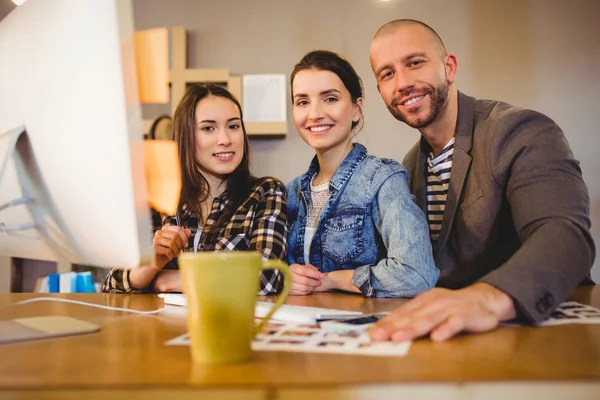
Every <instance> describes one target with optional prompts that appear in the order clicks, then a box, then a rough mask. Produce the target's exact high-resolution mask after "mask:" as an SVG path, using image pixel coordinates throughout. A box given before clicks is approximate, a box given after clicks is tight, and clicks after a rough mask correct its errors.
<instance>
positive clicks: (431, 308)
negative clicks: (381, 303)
mask: <svg viewBox="0 0 600 400" xmlns="http://www.w3.org/2000/svg"><path fill="white" fill-rule="evenodd" d="M515 316H516V311H515V306H514V303H513V300H512V299H511V298H510V297H509V296H508V295H507V294H506V293H504V292H502V291H500V290H498V289H496V288H495V287H493V286H491V285H489V284H487V283H475V284H473V285H471V286H469V287H466V288H464V289H460V290H449V289H440V288H436V289H431V290H428V291H426V292H423V293H421V294H420V295H418V296H417V297H415V298H414V299H413V300H411V301H409V302H408V303H406V304H403V305H402V306H400V307H399V308H397V309H396V310H395V311H393V312H392V313H391V314H390V315H389V316H387V317H385V318H384V319H382V320H380V321H379V322H377V323H376V324H375V325H374V326H373V327H371V329H370V330H369V334H370V336H371V338H372V339H374V340H387V339H391V340H393V341H395V342H401V341H405V340H413V339H416V338H418V337H421V336H424V335H427V334H430V337H431V340H433V341H436V342H441V341H444V340H447V339H450V338H452V337H453V336H455V335H457V334H458V333H460V332H463V331H466V332H487V331H490V330H492V329H495V328H496V327H497V326H498V322H500V321H506V320H510V319H513V318H514V317H515Z"/></svg>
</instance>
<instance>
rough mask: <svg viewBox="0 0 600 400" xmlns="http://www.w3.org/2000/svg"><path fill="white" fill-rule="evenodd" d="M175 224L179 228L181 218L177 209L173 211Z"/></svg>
mask: <svg viewBox="0 0 600 400" xmlns="http://www.w3.org/2000/svg"><path fill="white" fill-rule="evenodd" d="M175 222H176V223H177V226H181V218H179V208H178V209H177V210H175Z"/></svg>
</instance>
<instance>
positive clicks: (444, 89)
mask: <svg viewBox="0 0 600 400" xmlns="http://www.w3.org/2000/svg"><path fill="white" fill-rule="evenodd" d="M449 89H450V84H448V83H447V82H444V83H443V84H441V85H439V86H436V87H435V88H433V91H431V90H429V91H425V92H422V93H420V94H421V95H426V94H429V95H430V97H431V107H430V109H429V114H427V116H425V118H418V119H414V118H411V117H410V113H404V114H403V113H401V112H400V111H399V110H398V108H397V107H396V106H397V105H399V101H400V99H401V98H402V97H406V94H403V95H401V96H399V97H398V98H396V99H394V100H392V104H390V105H388V110H390V112H391V113H392V115H393V116H394V117H395V118H396V119H397V120H398V121H402V122H404V123H405V124H406V125H408V126H410V127H412V128H415V129H420V128H425V127H426V126H428V125H429V124H431V123H432V122H433V121H434V120H435V118H436V117H437V115H438V113H439V112H440V110H441V109H442V107H443V106H444V104H445V103H446V100H447V99H448V91H449Z"/></svg>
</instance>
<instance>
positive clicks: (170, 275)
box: [152, 269, 183, 293]
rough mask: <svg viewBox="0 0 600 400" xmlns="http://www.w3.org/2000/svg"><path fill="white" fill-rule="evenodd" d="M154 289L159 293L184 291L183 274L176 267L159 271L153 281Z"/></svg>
mask: <svg viewBox="0 0 600 400" xmlns="http://www.w3.org/2000/svg"><path fill="white" fill-rule="evenodd" d="M152 290H153V291H154V292H157V293H169V292H183V283H182V281H181V274H180V273H179V271H177V270H175V269H165V270H162V271H159V272H158V273H157V274H156V276H155V277H154V280H153V281H152Z"/></svg>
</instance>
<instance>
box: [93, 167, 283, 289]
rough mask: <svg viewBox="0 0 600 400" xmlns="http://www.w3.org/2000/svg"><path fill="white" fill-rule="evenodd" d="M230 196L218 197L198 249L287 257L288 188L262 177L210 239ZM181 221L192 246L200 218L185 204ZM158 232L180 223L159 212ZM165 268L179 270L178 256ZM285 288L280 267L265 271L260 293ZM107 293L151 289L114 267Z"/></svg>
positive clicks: (155, 229)
mask: <svg viewBox="0 0 600 400" xmlns="http://www.w3.org/2000/svg"><path fill="white" fill-rule="evenodd" d="M228 202H229V199H228V198H227V192H225V193H223V194H222V195H221V196H219V197H217V198H215V199H214V200H213V203H212V208H211V212H210V215H209V216H208V218H207V219H206V223H205V225H204V229H203V231H202V235H201V236H200V242H199V244H198V249H197V251H214V250H222V251H234V250H256V251H259V252H261V253H262V255H263V259H265V260H266V259H280V260H284V261H285V259H286V247H287V199H286V191H285V187H284V186H283V184H282V183H280V182H279V181H277V180H274V179H271V178H266V179H264V180H261V181H260V182H259V183H258V184H257V185H256V186H255V187H254V188H253V190H252V192H251V193H250V195H249V196H248V199H247V200H246V201H245V202H243V203H242V204H241V205H240V206H239V207H238V208H237V210H236V211H235V212H234V213H233V215H232V217H231V219H230V220H229V222H228V223H227V224H226V225H225V227H224V228H221V230H220V231H219V234H218V235H216V237H215V239H214V240H211V241H209V240H208V236H209V235H208V232H209V231H210V230H211V227H212V226H213V225H214V224H215V223H216V222H217V220H218V218H219V216H220V213H221V212H222V211H223V209H224V208H225V206H226V205H227V203H228ZM180 219H181V224H182V226H183V227H186V228H189V229H190V230H191V231H192V234H191V235H190V242H189V244H190V248H193V241H194V236H195V234H196V231H197V229H198V217H197V216H196V215H194V214H193V212H192V211H191V209H190V208H189V207H186V206H185V205H184V206H183V209H182V212H181V216H180ZM152 220H153V225H154V231H155V232H156V231H157V230H160V229H161V228H162V227H163V226H165V225H176V222H175V218H174V217H172V216H168V215H161V214H155V215H154V216H153V218H152ZM164 268H165V269H178V266H177V259H173V260H171V261H170V262H169V263H168V264H167V265H166V266H165V267H164ZM282 288H283V277H282V276H281V273H280V272H279V271H278V270H265V271H263V272H261V275H260V291H259V295H261V296H263V295H268V294H276V293H279V292H280V291H281V289H282ZM102 291H103V292H108V293H142V292H149V291H151V287H147V288H145V289H143V290H139V289H135V288H132V287H131V286H130V284H129V270H126V269H122V268H113V269H111V271H110V273H109V274H108V276H107V277H106V279H105V280H104V285H103V286H102Z"/></svg>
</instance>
